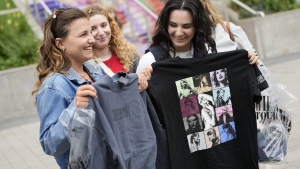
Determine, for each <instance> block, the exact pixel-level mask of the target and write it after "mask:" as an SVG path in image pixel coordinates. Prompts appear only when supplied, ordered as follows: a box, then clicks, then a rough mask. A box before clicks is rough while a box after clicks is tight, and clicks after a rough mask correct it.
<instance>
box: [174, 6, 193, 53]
mask: <svg viewBox="0 0 300 169" xmlns="http://www.w3.org/2000/svg"><path fill="white" fill-rule="evenodd" d="M168 33H169V37H170V39H171V41H172V44H173V46H174V48H175V50H176V51H177V52H185V51H188V50H190V49H191V41H192V39H193V37H194V34H195V28H194V25H193V18H192V15H191V14H190V12H189V11H186V10H177V9H176V10H173V11H172V12H171V13H170V20H169V24H168Z"/></svg>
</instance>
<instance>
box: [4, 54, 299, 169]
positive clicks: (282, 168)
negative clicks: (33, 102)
mask: <svg viewBox="0 0 300 169" xmlns="http://www.w3.org/2000/svg"><path fill="white" fill-rule="evenodd" d="M264 63H265V64H266V65H267V67H268V69H269V70H270V71H271V72H272V73H273V74H274V76H275V77H277V79H278V80H280V81H281V82H283V84H285V85H286V86H287V89H288V91H290V92H291V93H292V94H293V95H294V96H296V97H297V98H300V90H299V87H298V85H299V83H300V79H299V77H300V71H299V68H298V66H299V65H300V54H297V55H291V56H289V57H285V58H280V59H276V60H268V61H265V62H264ZM299 112H300V106H299V101H298V102H296V103H295V104H294V105H293V127H292V131H291V136H290V138H289V143H288V154H287V156H286V160H285V162H284V163H281V164H279V165H260V166H261V167H260V168H261V169H298V168H300V167H299V166H300V146H299V143H300V135H299V134H300V133H299V131H300V125H299V123H300V114H299ZM38 130H39V121H38V118H37V117H36V116H34V117H28V118H26V119H17V120H15V121H13V122H9V123H5V124H0V169H57V168H58V166H57V164H56V162H55V160H54V158H53V157H51V156H48V155H46V154H44V152H43V151H42V148H41V146H40V144H39V142H38Z"/></svg>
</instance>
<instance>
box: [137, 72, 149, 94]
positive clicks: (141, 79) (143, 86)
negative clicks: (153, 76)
mask: <svg viewBox="0 0 300 169" xmlns="http://www.w3.org/2000/svg"><path fill="white" fill-rule="evenodd" d="M138 82H139V91H140V92H142V91H144V90H146V89H147V87H148V81H147V78H146V76H145V75H144V74H143V73H140V74H138Z"/></svg>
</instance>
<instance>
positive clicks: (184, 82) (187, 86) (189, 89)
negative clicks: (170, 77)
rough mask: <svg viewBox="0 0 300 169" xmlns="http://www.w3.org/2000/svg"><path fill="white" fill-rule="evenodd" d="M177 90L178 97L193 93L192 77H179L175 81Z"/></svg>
mask: <svg viewBox="0 0 300 169" xmlns="http://www.w3.org/2000/svg"><path fill="white" fill-rule="evenodd" d="M175 83H176V87H177V92H178V97H179V99H182V98H185V97H188V96H190V95H192V94H194V83H193V78H192V77H189V78H186V79H181V80H178V81H176V82H175Z"/></svg>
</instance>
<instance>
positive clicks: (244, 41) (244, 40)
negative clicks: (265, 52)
mask: <svg viewBox="0 0 300 169" xmlns="http://www.w3.org/2000/svg"><path fill="white" fill-rule="evenodd" d="M230 32H231V33H232V34H233V36H234V42H235V43H236V44H237V46H238V49H245V50H247V51H248V57H249V62H250V64H254V63H256V64H258V63H259V60H258V59H259V57H258V55H257V51H256V49H255V48H254V47H253V45H252V44H251V42H250V41H249V39H248V36H247V34H246V33H245V32H244V30H243V29H242V28H241V27H240V26H237V25H235V24H233V23H231V22H230Z"/></svg>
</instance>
